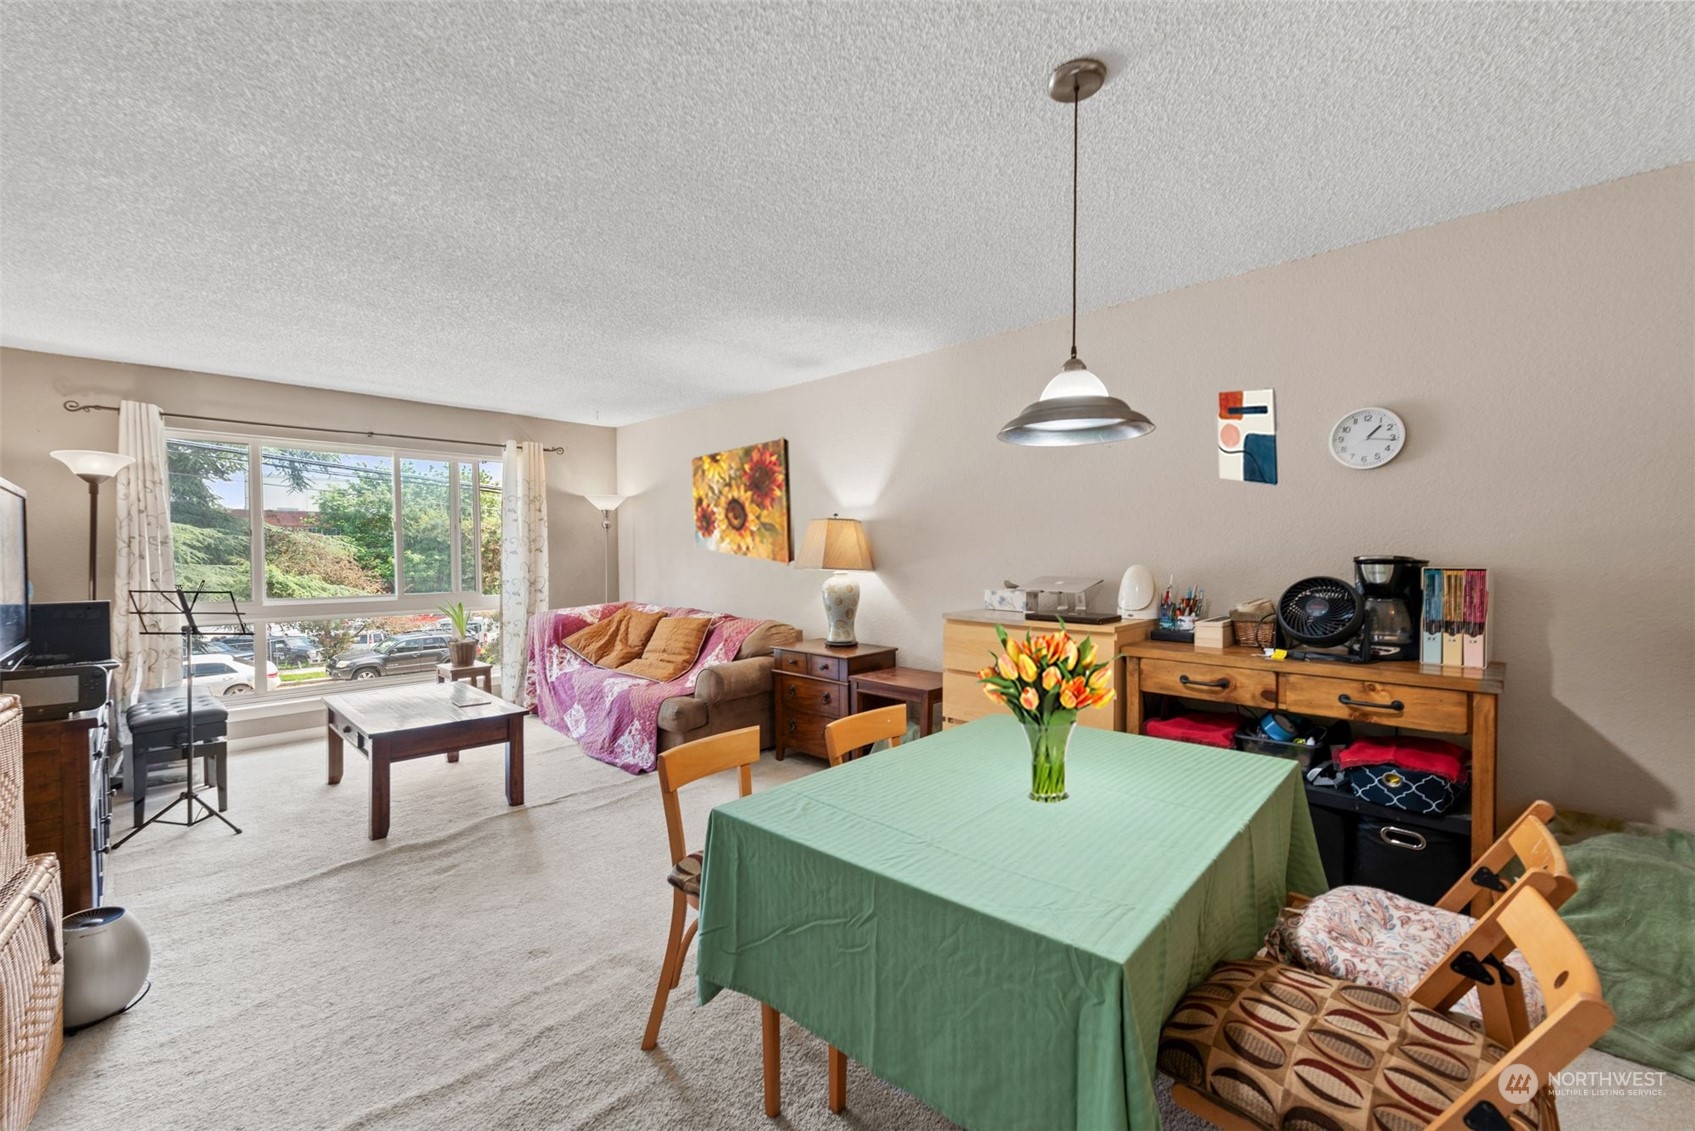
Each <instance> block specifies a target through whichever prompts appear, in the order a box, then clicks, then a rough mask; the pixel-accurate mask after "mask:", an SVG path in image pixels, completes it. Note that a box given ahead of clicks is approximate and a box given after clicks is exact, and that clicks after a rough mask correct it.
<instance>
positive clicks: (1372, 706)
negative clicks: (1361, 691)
mask: <svg viewBox="0 0 1695 1131" xmlns="http://www.w3.org/2000/svg"><path fill="white" fill-rule="evenodd" d="M1336 702H1338V703H1340V704H1342V706H1344V707H1358V708H1359V709H1360V710H1362V711H1404V710H1406V709H1407V705H1406V704H1405V703H1403V702H1401V701H1400V700H1399V699H1391V700H1389V702H1387V703H1367V702H1365V701H1364V700H1361V699H1355V698H1354V697H1353V696H1352V695H1349V694H1348V693H1347V692H1346V691H1344V692H1342V694H1340V695H1338V696H1336Z"/></svg>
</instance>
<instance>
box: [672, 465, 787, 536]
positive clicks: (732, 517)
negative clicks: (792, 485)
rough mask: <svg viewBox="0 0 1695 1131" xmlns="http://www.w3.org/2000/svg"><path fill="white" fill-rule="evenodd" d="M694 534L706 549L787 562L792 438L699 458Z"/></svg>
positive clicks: (696, 477)
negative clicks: (789, 440)
mask: <svg viewBox="0 0 1695 1131" xmlns="http://www.w3.org/2000/svg"><path fill="white" fill-rule="evenodd" d="M694 538H695V542H696V543H697V544H699V545H701V546H703V547H705V548H706V549H708V550H718V551H720V552H722V553H726V554H741V555H742V556H743V557H749V558H766V559H768V560H770V561H774V562H786V561H788V560H789V442H788V441H787V440H772V441H770V442H769V443H765V444H754V445H752V446H751V447H746V448H731V449H730V450H729V451H724V452H713V453H712V454H711V455H704V456H696V457H695V461H694Z"/></svg>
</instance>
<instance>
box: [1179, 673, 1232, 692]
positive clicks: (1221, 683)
mask: <svg viewBox="0 0 1695 1131" xmlns="http://www.w3.org/2000/svg"><path fill="white" fill-rule="evenodd" d="M1177 682H1178V683H1181V684H1182V685H1183V686H1184V687H1216V688H1218V690H1220V691H1228V690H1230V681H1229V680H1228V679H1190V678H1189V677H1188V676H1186V675H1180V676H1178V677H1177Z"/></svg>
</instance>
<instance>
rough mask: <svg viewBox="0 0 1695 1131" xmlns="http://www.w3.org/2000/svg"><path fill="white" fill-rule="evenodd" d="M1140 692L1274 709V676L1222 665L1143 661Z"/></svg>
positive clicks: (1275, 693)
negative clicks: (1153, 692)
mask: <svg viewBox="0 0 1695 1131" xmlns="http://www.w3.org/2000/svg"><path fill="white" fill-rule="evenodd" d="M1142 690H1143V691H1156V692H1159V693H1160V694H1162V695H1183V696H1187V697H1188V698H1191V699H1216V700H1218V701H1219V702H1220V703H1240V704H1242V705H1243V706H1247V707H1259V708H1261V709H1262V710H1270V709H1271V708H1272V707H1275V706H1277V676H1276V675H1275V674H1274V673H1272V672H1261V671H1254V670H1253V669H1252V668H1232V667H1225V666H1223V665H1221V664H1191V663H1188V662H1187V661H1185V662H1182V663H1173V662H1171V661H1169V660H1143V661H1142Z"/></svg>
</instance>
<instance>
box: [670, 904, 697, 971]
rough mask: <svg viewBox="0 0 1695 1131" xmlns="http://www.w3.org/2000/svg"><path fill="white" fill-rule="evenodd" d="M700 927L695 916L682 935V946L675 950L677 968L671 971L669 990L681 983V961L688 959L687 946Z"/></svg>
mask: <svg viewBox="0 0 1695 1131" xmlns="http://www.w3.org/2000/svg"><path fill="white" fill-rule="evenodd" d="M698 926H700V916H699V915H696V916H695V918H694V922H692V923H690V924H689V929H688V930H687V931H686V932H684V934H683V945H682V946H680V947H678V948H677V968H676V969H675V970H673V971H671V988H672V989H676V988H677V987H678V986H679V985H681V984H682V981H683V959H684V958H686V957H688V953H689V944H690V943H691V942H693V941H694V929H695V928H696V927H698Z"/></svg>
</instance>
